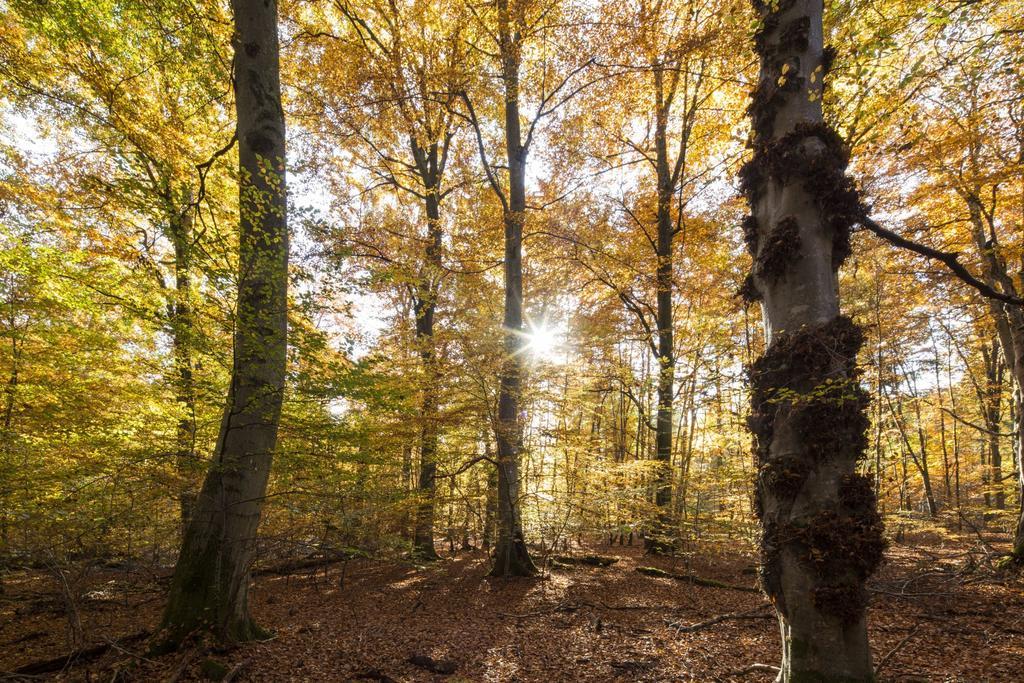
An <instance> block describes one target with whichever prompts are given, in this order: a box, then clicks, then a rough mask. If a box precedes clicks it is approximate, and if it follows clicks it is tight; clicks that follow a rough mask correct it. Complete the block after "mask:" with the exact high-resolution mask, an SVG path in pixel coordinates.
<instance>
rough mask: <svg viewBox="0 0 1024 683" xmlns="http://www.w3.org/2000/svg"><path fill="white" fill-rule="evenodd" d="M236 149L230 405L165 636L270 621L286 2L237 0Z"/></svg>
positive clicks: (185, 546)
mask: <svg viewBox="0 0 1024 683" xmlns="http://www.w3.org/2000/svg"><path fill="white" fill-rule="evenodd" d="M232 9H233V11H234V21H235V39H234V50H235V57H234V60H235V61H234V74H235V83H234V86H235V102H236V105H235V106H236V111H237V117H238V128H237V131H238V154H239V207H240V220H239V225H240V228H239V281H238V305H237V312H236V319H235V335H234V357H233V363H232V372H231V385H230V388H229V390H228V399H227V405H226V407H225V411H224V416H223V419H222V421H221V428H220V434H219V436H218V439H217V446H216V451H215V453H214V457H213V459H212V462H211V466H210V470H209V472H208V473H207V475H206V480H205V481H204V483H203V487H202V489H201V491H200V494H199V496H198V498H197V500H196V507H195V510H194V511H193V517H192V520H191V523H190V524H189V526H188V529H187V530H186V532H185V539H184V541H183V543H182V549H181V554H180V555H179V557H178V563H177V566H176V567H175V570H174V577H173V579H172V582H171V588H170V595H169V598H168V604H167V609H166V611H165V613H164V618H163V624H162V628H161V631H162V633H161V636H160V639H161V641H162V642H161V645H163V646H164V647H174V646H177V645H178V644H179V643H180V642H181V641H182V640H183V639H184V638H185V637H187V636H188V635H189V634H192V633H194V632H196V631H200V630H209V631H212V632H213V633H214V634H215V635H216V636H217V637H218V638H219V639H220V640H222V641H226V642H233V641H242V640H250V639H252V638H255V637H257V636H258V635H259V634H260V633H261V631H260V630H259V629H258V628H257V627H256V626H255V624H254V623H253V621H252V619H251V617H250V615H249V606H248V593H249V570H250V565H251V563H252V560H253V552H254V547H255V537H256V529H257V526H258V525H259V518H260V507H261V504H262V500H263V498H264V496H265V494H266V488H267V478H268V475H269V473H270V465H271V460H272V458H273V452H274V449H275V447H276V444H277V430H278V423H279V420H280V414H281V400H282V393H283V391H284V380H285V364H286V342H287V339H286V337H287V318H286V312H287V310H286V309H287V289H288V231H287V223H286V192H285V159H286V156H285V128H284V112H283V111H282V109H281V90H280V80H279V62H278V37H277V4H276V2H275V1H274V0H233V1H232Z"/></svg>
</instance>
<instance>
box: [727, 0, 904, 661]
mask: <svg viewBox="0 0 1024 683" xmlns="http://www.w3.org/2000/svg"><path fill="white" fill-rule="evenodd" d="M753 4H754V6H755V8H756V9H757V10H758V12H759V14H760V17H761V20H762V22H763V23H762V26H761V28H760V30H759V31H758V32H757V34H756V35H755V46H756V49H757V52H758V54H759V56H760V58H761V72H760V77H759V82H758V86H757V88H756V90H755V92H754V95H753V102H752V103H751V105H750V114H751V118H752V121H753V139H752V146H753V149H754V155H753V159H752V160H751V161H750V162H749V163H747V164H746V165H745V166H744V168H743V170H742V172H741V179H742V186H743V191H744V194H745V195H746V197H747V199H748V201H749V203H750V207H751V211H752V216H751V217H749V218H748V219H747V220H746V222H745V224H744V228H745V233H746V237H747V242H748V246H749V248H750V250H751V253H752V255H753V256H754V266H753V270H752V273H751V277H750V278H749V279H748V283H747V285H746V286H745V288H744V290H745V293H746V295H747V296H748V297H749V298H752V299H760V300H761V301H762V309H763V312H764V322H765V336H766V344H767V348H766V350H765V353H764V355H763V356H762V357H761V358H759V359H758V360H757V361H756V362H755V363H754V365H753V367H752V368H751V385H752V386H751V416H750V426H751V428H752V430H753V432H754V435H755V444H756V458H757V464H758V476H757V485H756V494H757V495H756V500H757V508H758V515H759V516H760V518H761V523H762V539H761V549H762V566H761V578H762V583H763V585H764V589H765V591H766V593H767V594H768V596H769V598H770V599H771V601H772V604H774V605H775V608H776V611H777V613H778V617H779V625H780V628H781V632H782V646H783V647H782V649H783V657H782V664H781V671H780V674H779V680H780V681H870V680H872V679H873V677H874V674H873V670H872V666H871V652H870V649H869V647H868V638H867V625H866V619H865V605H866V594H865V590H864V582H865V580H866V579H867V577H868V575H870V573H871V572H872V571H873V570H874V569H875V567H876V566H877V564H878V563H879V561H880V560H881V556H882V551H883V548H884V542H883V540H882V533H881V532H882V523H881V519H880V517H879V516H878V513H877V511H876V504H875V496H874V490H873V486H872V482H871V480H870V479H869V478H868V477H865V476H863V475H860V474H857V471H856V470H857V462H858V461H859V460H860V459H861V458H862V457H863V456H864V451H865V449H866V447H867V436H866V431H867V428H868V419H867V416H866V409H867V406H868V403H869V398H868V395H867V393H866V392H865V391H864V390H863V389H862V388H861V387H860V385H859V383H858V376H859V371H858V370H857V367H856V355H857V351H858V349H859V348H860V346H861V343H862V334H861V331H860V329H859V328H858V327H857V326H856V325H855V324H854V323H853V322H852V321H851V320H850V319H849V318H846V317H843V316H841V315H840V314H839V295H838V278H837V271H838V268H839V266H840V265H841V264H842V262H843V260H844V259H845V257H846V256H847V254H848V253H849V229H850V226H851V224H852V223H853V221H854V220H855V217H856V216H857V215H858V211H859V208H860V207H859V200H858V197H857V193H856V190H855V189H854V188H853V186H852V184H851V182H850V181H849V180H848V179H847V178H846V176H845V169H846V164H847V161H848V158H847V151H846V149H845V147H844V145H843V143H842V141H841V140H840V139H839V138H838V136H837V135H836V134H835V132H834V131H832V129H831V128H829V127H828V126H826V125H825V124H824V123H823V117H822V109H821V95H822V90H823V88H822V79H823V77H824V76H825V75H826V73H827V71H828V67H829V61H830V58H829V56H830V55H829V52H828V51H825V50H824V49H823V35H822V13H823V7H822V2H821V0H774V1H773V2H766V1H764V0H754V2H753Z"/></svg>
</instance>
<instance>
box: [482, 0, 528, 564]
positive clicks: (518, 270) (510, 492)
mask: <svg viewBox="0 0 1024 683" xmlns="http://www.w3.org/2000/svg"><path fill="white" fill-rule="evenodd" d="M509 4H510V3H509V2H508V0H498V40H499V47H500V51H501V68H502V83H503V85H504V87H505V153H506V158H507V160H508V200H507V204H506V206H505V207H504V212H503V216H502V218H503V223H504V227H505V317H504V329H505V360H504V361H503V363H502V367H501V373H500V377H499V380H498V382H499V390H498V424H497V430H496V438H497V442H498V462H497V470H498V511H497V512H498V515H497V516H498V537H497V539H496V543H495V549H494V567H493V568H492V570H491V574H492V575H493V576H530V575H532V574H536V573H537V568H536V566H534V564H533V560H532V559H531V558H530V552H529V550H528V549H527V547H526V541H525V539H524V537H523V523H522V517H521V509H520V507H521V506H520V501H519V486H520V481H519V464H520V462H519V461H520V456H521V450H522V439H523V434H522V424H521V421H520V415H519V409H520V407H519V406H520V402H521V400H522V382H523V361H522V348H523V337H522V330H523V225H524V223H525V222H526V155H527V151H528V150H527V149H526V148H525V147H524V146H523V144H522V131H521V127H520V121H519V67H520V61H521V58H522V34H521V24H522V21H523V19H522V17H521V16H520V15H521V12H522V8H520V7H518V6H516V7H515V12H516V16H514V17H513V16H512V15H511V14H510V11H509Z"/></svg>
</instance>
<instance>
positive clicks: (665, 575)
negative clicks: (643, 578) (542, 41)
mask: <svg viewBox="0 0 1024 683" xmlns="http://www.w3.org/2000/svg"><path fill="white" fill-rule="evenodd" d="M636 570H637V571H638V572H640V573H641V574H645V575H647V576H654V577H656V578H660V579H675V580H676V581H685V582H687V583H692V584H695V585H698V586H706V587H708V588H726V589H728V590H733V591H743V592H744V593H760V592H761V589H759V588H754V587H753V586H737V585H736V584H734V583H725V582H724V581H716V580H715V579H705V578H704V577H702V576H695V575H693V574H676V573H673V572H667V571H665V570H664V569H658V568H657V567H637V568H636Z"/></svg>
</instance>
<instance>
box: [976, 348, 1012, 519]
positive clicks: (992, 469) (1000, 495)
mask: <svg viewBox="0 0 1024 683" xmlns="http://www.w3.org/2000/svg"><path fill="white" fill-rule="evenodd" d="M998 348H999V347H998V344H997V342H995V341H993V343H992V346H991V348H989V347H988V346H982V349H981V351H982V359H983V360H984V363H985V386H984V387H983V391H984V395H983V396H980V397H979V398H981V399H982V414H983V416H984V420H985V428H986V429H987V430H988V434H986V435H985V436H986V440H987V442H988V454H987V455H988V458H987V463H986V465H987V466H986V467H985V470H984V471H983V472H982V481H983V483H984V485H985V506H986V507H989V506H993V507H995V509H997V510H1005V509H1006V493H1005V492H1004V491H1003V453H1002V448H1001V444H1000V437H999V432H1000V430H1001V429H1002V421H1003V420H1002V403H1003V400H1002V399H1003V367H1004V366H1003V360H1002V358H1000V356H999V353H998ZM993 494H994V495H993Z"/></svg>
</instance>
